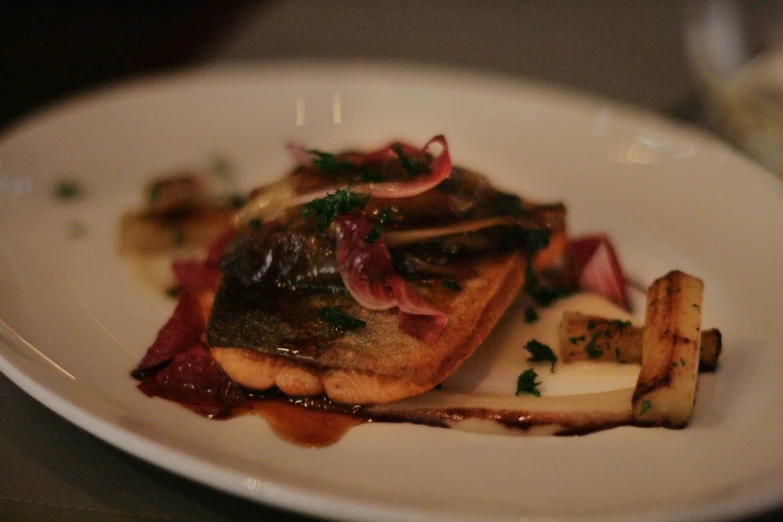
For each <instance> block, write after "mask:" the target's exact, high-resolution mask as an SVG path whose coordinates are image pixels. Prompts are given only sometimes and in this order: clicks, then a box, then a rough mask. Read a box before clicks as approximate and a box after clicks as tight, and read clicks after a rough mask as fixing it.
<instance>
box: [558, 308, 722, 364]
mask: <svg viewBox="0 0 783 522" xmlns="http://www.w3.org/2000/svg"><path fill="white" fill-rule="evenodd" d="M721 349H722V339H721V334H720V331H718V330H717V329H715V328H713V329H710V330H705V331H703V332H702V333H701V354H700V357H699V371H702V372H712V371H715V369H716V368H717V366H718V358H719V357H720V353H721ZM560 358H561V360H562V362H564V363H566V364H568V363H570V362H573V361H586V360H593V361H611V362H619V363H635V364H640V363H641V362H642V328H641V327H639V326H634V325H632V324H631V323H630V322H629V321H621V320H619V319H606V318H604V317H597V316H594V315H583V314H580V313H578V312H564V313H563V318H562V319H561V321H560Z"/></svg>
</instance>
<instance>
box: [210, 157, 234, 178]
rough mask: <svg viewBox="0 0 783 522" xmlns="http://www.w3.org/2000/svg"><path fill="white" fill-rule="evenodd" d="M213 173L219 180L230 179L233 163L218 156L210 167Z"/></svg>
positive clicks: (213, 159)
mask: <svg viewBox="0 0 783 522" xmlns="http://www.w3.org/2000/svg"><path fill="white" fill-rule="evenodd" d="M210 168H211V170H212V172H213V173H214V174H215V175H216V176H217V177H219V178H228V177H229V176H230V175H231V171H232V170H233V169H232V168H231V161H229V159H228V158H227V157H225V156H223V155H217V156H215V157H214V158H212V164H211V166H210Z"/></svg>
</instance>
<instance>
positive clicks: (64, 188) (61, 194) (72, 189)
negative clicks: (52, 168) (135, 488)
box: [54, 180, 84, 200]
mask: <svg viewBox="0 0 783 522" xmlns="http://www.w3.org/2000/svg"><path fill="white" fill-rule="evenodd" d="M54 194H55V196H57V199H62V200H66V199H79V198H80V197H82V195H83V194H84V189H82V186H81V185H80V184H79V182H78V181H73V180H68V181H61V182H59V183H58V184H57V188H56V189H55V192H54Z"/></svg>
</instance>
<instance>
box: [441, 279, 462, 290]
mask: <svg viewBox="0 0 783 522" xmlns="http://www.w3.org/2000/svg"><path fill="white" fill-rule="evenodd" d="M443 288H446V289H448V290H453V291H455V292H459V291H460V290H462V287H461V286H460V285H459V283H458V282H456V281H454V280H453V279H444V280H443Z"/></svg>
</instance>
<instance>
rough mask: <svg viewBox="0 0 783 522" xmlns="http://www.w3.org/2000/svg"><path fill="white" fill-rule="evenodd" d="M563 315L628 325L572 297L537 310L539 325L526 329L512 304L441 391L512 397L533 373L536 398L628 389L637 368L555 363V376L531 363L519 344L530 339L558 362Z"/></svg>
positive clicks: (620, 315)
mask: <svg viewBox="0 0 783 522" xmlns="http://www.w3.org/2000/svg"><path fill="white" fill-rule="evenodd" d="M564 311H578V312H581V313H584V314H590V315H597V316H603V317H607V318H610V319H621V320H632V317H631V316H630V315H629V314H628V312H626V311H625V310H623V309H622V308H619V307H617V306H615V305H614V304H612V303H610V302H608V301H607V300H605V299H604V298H602V297H600V296H597V295H595V294H587V293H583V294H576V295H573V296H571V297H568V298H565V299H561V300H559V301H557V302H555V303H554V304H553V305H552V306H550V307H548V308H542V309H538V315H539V319H538V320H537V321H536V322H534V323H532V324H528V323H526V322H525V320H524V316H525V314H524V306H523V305H522V303H520V302H517V304H515V305H513V306H512V307H511V308H509V310H508V311H507V312H506V315H505V316H504V317H503V319H502V320H501V321H500V322H499V323H498V325H497V326H496V327H495V329H494V330H493V332H492V334H490V336H489V337H488V338H487V340H486V341H485V342H484V344H483V345H482V346H481V347H480V348H479V349H478V350H476V353H475V354H474V355H473V357H471V358H470V359H469V360H468V361H466V362H465V363H464V364H463V365H462V366H461V367H460V368H459V369H458V370H457V371H456V372H455V373H454V374H452V375H451V376H450V377H449V378H448V379H446V381H444V383H443V389H444V390H446V391H453V392H465V393H473V394H480V395H514V393H515V391H516V385H517V377H518V376H519V374H520V373H522V372H523V371H525V370H526V369H528V368H531V367H532V368H534V369H535V371H536V373H537V374H538V379H537V380H538V381H540V382H541V383H542V384H541V386H539V388H538V389H539V390H540V391H541V395H542V396H553V395H571V394H576V393H588V392H599V391H608V390H615V389H618V388H629V387H630V388H633V387H634V386H636V377H637V376H638V374H639V365H638V364H617V363H610V362H592V361H580V362H574V363H570V364H564V363H563V362H562V361H561V360H558V362H557V364H556V365H555V373H551V372H550V369H551V363H531V362H528V361H527V359H528V358H529V357H530V353H529V352H528V351H527V350H525V348H524V346H525V344H526V343H527V342H528V341H530V340H531V339H537V340H538V341H540V342H542V343H544V344H547V345H549V347H550V348H552V350H553V351H554V352H555V354H557V355H558V357H559V356H560V354H559V347H558V327H559V324H560V317H561V315H562V313H563V312H564Z"/></svg>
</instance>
